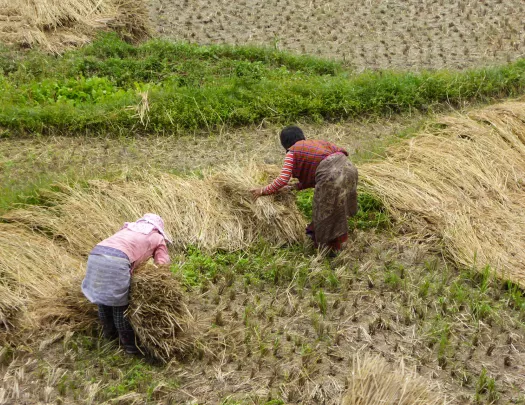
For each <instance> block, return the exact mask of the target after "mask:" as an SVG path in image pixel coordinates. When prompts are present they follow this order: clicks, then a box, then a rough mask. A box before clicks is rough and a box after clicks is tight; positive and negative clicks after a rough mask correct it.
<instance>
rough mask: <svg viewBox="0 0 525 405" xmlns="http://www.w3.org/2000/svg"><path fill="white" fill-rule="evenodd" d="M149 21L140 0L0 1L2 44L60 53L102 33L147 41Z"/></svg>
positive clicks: (0, 38) (0, 37) (0, 39)
mask: <svg viewBox="0 0 525 405" xmlns="http://www.w3.org/2000/svg"><path fill="white" fill-rule="evenodd" d="M148 20H149V17H148V11H147V7H146V5H145V3H144V2H143V1H141V0H134V1H132V0H0V42H2V43H5V44H11V45H14V44H16V45H22V46H34V45H40V46H42V47H43V48H45V49H47V50H49V51H51V52H61V51H62V50H64V49H65V48H68V47H71V46H78V45H83V44H85V43H87V42H89V41H90V39H91V38H93V36H94V35H95V32H96V31H97V30H100V29H112V30H117V31H122V32H121V33H122V34H124V35H125V36H129V37H130V39H134V40H136V39H141V38H145V37H147V36H149V28H148V24H149V23H148Z"/></svg>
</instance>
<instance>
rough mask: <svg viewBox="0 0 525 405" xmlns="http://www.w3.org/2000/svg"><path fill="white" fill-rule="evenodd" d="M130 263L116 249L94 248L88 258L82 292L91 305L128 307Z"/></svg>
mask: <svg viewBox="0 0 525 405" xmlns="http://www.w3.org/2000/svg"><path fill="white" fill-rule="evenodd" d="M130 270H131V263H130V261H129V259H128V257H127V255H126V254H125V253H123V252H121V251H120V250H118V249H113V248H108V247H103V246H96V247H95V249H93V250H92V251H91V253H90V254H89V256H88V261H87V270H86V277H85V278H84V280H83V281H82V292H83V293H84V295H85V296H86V298H87V299H88V300H89V301H91V302H92V303H93V304H97V305H107V306H110V307H120V306H124V305H128V296H129V286H130V283H131V271H130Z"/></svg>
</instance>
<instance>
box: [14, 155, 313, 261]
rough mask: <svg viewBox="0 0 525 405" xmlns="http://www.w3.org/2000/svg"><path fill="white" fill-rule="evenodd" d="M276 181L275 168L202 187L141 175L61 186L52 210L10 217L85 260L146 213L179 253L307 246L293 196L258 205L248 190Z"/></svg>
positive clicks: (218, 178)
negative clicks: (256, 244)
mask: <svg viewBox="0 0 525 405" xmlns="http://www.w3.org/2000/svg"><path fill="white" fill-rule="evenodd" d="M277 173H278V169H277V168H274V167H269V166H266V167H264V168H263V167H259V166H257V165H255V164H251V165H249V166H247V167H244V168H241V167H233V166H230V167H224V168H222V169H221V170H220V171H219V170H218V171H216V172H213V173H212V172H210V173H208V174H206V175H205V177H204V178H202V179H200V178H197V177H178V176H173V175H169V174H158V175H152V174H148V173H143V174H141V175H140V176H139V178H138V179H137V180H130V181H120V182H114V183H108V182H105V181H93V182H90V185H89V187H88V188H83V187H81V186H78V185H76V186H63V187H62V188H61V190H60V191H57V192H51V193H50V194H49V195H47V196H46V198H48V203H49V204H50V205H51V206H50V207H31V208H28V209H27V210H25V211H22V210H20V211H13V212H10V213H8V214H7V215H5V218H6V219H8V220H10V221H18V222H21V223H23V224H26V225H27V226H29V227H31V228H35V229H41V230H43V231H45V232H47V233H50V234H52V235H53V236H54V237H56V238H57V237H58V238H61V239H63V240H65V243H66V245H67V247H68V248H69V250H70V251H71V252H73V253H75V254H82V255H86V254H87V253H89V251H90V250H91V249H92V248H93V247H94V246H95V245H96V244H97V243H98V242H100V241H101V240H103V239H105V238H107V237H108V236H109V235H111V234H112V233H114V232H116V231H117V230H118V229H120V227H121V226H122V224H123V223H124V222H125V221H132V220H135V219H137V218H140V217H141V216H142V215H143V214H144V213H146V212H154V213H157V214H159V215H161V216H162V217H163V218H164V220H165V223H166V229H167V230H168V233H169V234H170V235H171V236H172V239H173V247H174V248H175V249H178V250H181V249H184V248H186V247H188V246H191V245H193V246H197V247H199V248H201V249H204V250H207V251H212V250H216V249H223V250H227V251H234V250H238V249H241V248H244V247H247V246H249V245H250V244H251V243H252V242H253V241H254V240H256V239H258V238H259V237H262V238H264V239H265V240H266V241H268V242H270V243H272V244H275V245H281V244H285V243H293V242H297V241H301V240H302V238H303V237H304V236H303V235H304V225H305V223H304V218H303V217H302V215H301V214H300V212H299V211H298V210H297V208H296V207H295V200H294V198H293V196H292V195H291V194H283V195H277V196H275V197H269V198H263V199H259V200H257V201H253V199H252V197H251V193H250V191H249V190H250V189H251V188H254V187H256V186H257V185H261V184H263V183H264V182H266V181H268V180H269V179H270V178H271V177H272V176H273V175H276V174H277Z"/></svg>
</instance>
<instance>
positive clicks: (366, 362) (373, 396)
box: [341, 355, 446, 405]
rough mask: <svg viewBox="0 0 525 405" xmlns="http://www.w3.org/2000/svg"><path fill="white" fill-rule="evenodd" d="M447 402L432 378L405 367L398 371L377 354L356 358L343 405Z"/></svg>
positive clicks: (439, 404) (424, 404)
mask: <svg viewBox="0 0 525 405" xmlns="http://www.w3.org/2000/svg"><path fill="white" fill-rule="evenodd" d="M378 404H396V405H444V404H446V400H445V398H444V397H443V396H442V395H441V394H440V393H439V392H438V391H437V390H436V389H432V386H431V384H430V383H429V381H427V380H425V379H424V378H422V377H419V376H418V375H417V374H416V373H415V372H411V371H409V370H406V369H405V368H404V365H403V363H401V365H400V367H396V369H395V370H394V369H393V368H392V367H391V366H390V365H389V364H388V363H387V362H386V361H385V360H384V359H382V358H381V357H379V356H377V355H364V356H363V357H359V355H356V356H355V357H354V364H353V370H352V373H351V375H350V378H349V387H348V390H347V391H346V394H345V395H344V396H343V400H342V402H341V405H378Z"/></svg>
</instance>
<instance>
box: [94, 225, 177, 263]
mask: <svg viewBox="0 0 525 405" xmlns="http://www.w3.org/2000/svg"><path fill="white" fill-rule="evenodd" d="M99 245H100V246H107V247H111V248H114V249H118V250H120V251H122V252H124V253H126V255H128V258H129V261H130V262H131V270H132V271H133V270H134V269H136V268H137V267H138V266H140V265H141V264H142V263H144V262H146V261H147V260H148V259H149V258H150V257H153V260H154V261H155V264H169V263H170V256H169V254H168V248H167V246H166V241H165V240H164V237H163V236H162V235H161V234H160V233H159V232H158V231H157V230H153V231H151V232H150V233H148V234H147V235H144V234H143V233H140V232H133V231H130V230H129V229H126V228H123V229H121V230H120V231H118V232H117V233H116V234H114V235H113V236H110V237H109V238H107V239H104V240H103V241H102V242H100V243H99Z"/></svg>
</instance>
